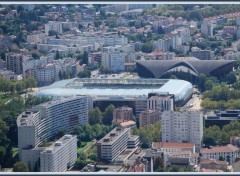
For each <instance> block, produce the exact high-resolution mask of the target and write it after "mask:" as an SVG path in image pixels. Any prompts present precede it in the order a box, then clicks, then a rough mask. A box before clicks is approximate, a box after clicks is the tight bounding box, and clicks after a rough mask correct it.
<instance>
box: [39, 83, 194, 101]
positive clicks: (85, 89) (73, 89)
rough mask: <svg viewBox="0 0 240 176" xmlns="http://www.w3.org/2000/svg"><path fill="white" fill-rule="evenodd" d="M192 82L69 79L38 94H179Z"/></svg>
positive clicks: (129, 95) (127, 95)
mask: <svg viewBox="0 0 240 176" xmlns="http://www.w3.org/2000/svg"><path fill="white" fill-rule="evenodd" d="M187 88H192V84H191V83H189V82H187V81H184V80H175V79H97V78H95V79H93V78H91V79H71V80H64V81H58V82H56V83H54V84H52V85H50V86H48V87H45V88H44V89H43V90H41V91H40V92H39V93H38V95H39V96H42V95H43V96H44V95H45V96H46V95H48V96H69V95H91V96H97V97H100V96H108V97H109V96H121V97H124V98H125V97H136V96H143V95H146V96H147V95H148V93H156V92H157V93H169V94H174V95H175V96H176V95H178V94H179V95H180V94H181V93H183V92H185V91H186V89H187Z"/></svg>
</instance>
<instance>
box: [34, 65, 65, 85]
mask: <svg viewBox="0 0 240 176" xmlns="http://www.w3.org/2000/svg"><path fill="white" fill-rule="evenodd" d="M57 68H58V67H57V65H56V64H53V63H47V64H42V65H40V66H38V67H36V69H35V77H36V80H37V82H38V85H39V86H47V85H50V84H52V83H53V82H55V81H57V80H58V79H57V78H58V77H57V75H58V73H59V70H60V69H57Z"/></svg>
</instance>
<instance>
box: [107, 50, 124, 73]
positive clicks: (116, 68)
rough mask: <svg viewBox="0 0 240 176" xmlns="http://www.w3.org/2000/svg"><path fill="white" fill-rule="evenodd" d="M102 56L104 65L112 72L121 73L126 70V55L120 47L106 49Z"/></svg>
mask: <svg viewBox="0 0 240 176" xmlns="http://www.w3.org/2000/svg"><path fill="white" fill-rule="evenodd" d="M103 51H104V53H103V56H102V65H103V66H104V67H105V68H107V69H109V70H111V71H112V72H121V71H124V69H125V55H126V54H125V53H124V52H123V51H121V49H120V46H115V47H105V48H104V49H103Z"/></svg>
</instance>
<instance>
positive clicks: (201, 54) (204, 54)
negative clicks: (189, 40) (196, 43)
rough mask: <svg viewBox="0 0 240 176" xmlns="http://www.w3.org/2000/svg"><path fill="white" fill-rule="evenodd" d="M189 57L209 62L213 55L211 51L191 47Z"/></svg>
mask: <svg viewBox="0 0 240 176" xmlns="http://www.w3.org/2000/svg"><path fill="white" fill-rule="evenodd" d="M191 55H192V56H193V57H196V58H198V59H200V60H211V59H212V58H213V53H212V51H211V50H201V49H199V48H197V47H192V52H191Z"/></svg>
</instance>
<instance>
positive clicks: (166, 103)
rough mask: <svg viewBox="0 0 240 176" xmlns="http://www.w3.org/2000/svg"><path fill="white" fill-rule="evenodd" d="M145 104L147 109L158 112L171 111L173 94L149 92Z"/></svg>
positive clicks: (172, 108)
mask: <svg viewBox="0 0 240 176" xmlns="http://www.w3.org/2000/svg"><path fill="white" fill-rule="evenodd" d="M152 95H153V96H152ZM147 106H148V109H149V110H158V111H160V112H163V111H173V110H174V96H173V95H169V94H166V95H158V94H155V95H154V94H149V98H148V103H147Z"/></svg>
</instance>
